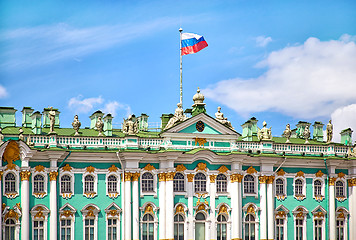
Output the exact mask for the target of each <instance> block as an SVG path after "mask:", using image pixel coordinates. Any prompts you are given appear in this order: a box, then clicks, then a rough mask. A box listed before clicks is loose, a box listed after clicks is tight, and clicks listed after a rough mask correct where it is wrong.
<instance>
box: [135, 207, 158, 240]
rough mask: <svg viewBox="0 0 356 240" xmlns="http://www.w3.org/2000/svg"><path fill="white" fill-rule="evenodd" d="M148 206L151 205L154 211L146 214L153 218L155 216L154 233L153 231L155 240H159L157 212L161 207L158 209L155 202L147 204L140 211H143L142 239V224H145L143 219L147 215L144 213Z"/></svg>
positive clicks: (141, 219)
mask: <svg viewBox="0 0 356 240" xmlns="http://www.w3.org/2000/svg"><path fill="white" fill-rule="evenodd" d="M147 205H151V206H152V210H153V213H146V214H150V215H151V216H153V226H154V227H153V228H154V231H153V239H154V240H157V235H158V218H157V211H158V209H159V207H157V206H156V205H155V204H154V203H153V202H145V203H144V204H143V205H142V207H140V210H141V218H140V229H141V230H140V238H142V230H143V228H142V224H143V217H144V216H145V215H146V214H145V213H144V211H145V208H146V206H147Z"/></svg>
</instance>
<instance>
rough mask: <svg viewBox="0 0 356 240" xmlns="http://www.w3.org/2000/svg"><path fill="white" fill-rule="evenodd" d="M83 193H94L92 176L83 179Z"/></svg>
mask: <svg viewBox="0 0 356 240" xmlns="http://www.w3.org/2000/svg"><path fill="white" fill-rule="evenodd" d="M84 192H86V193H92V192H95V191H94V176H93V175H86V176H85V178H84Z"/></svg>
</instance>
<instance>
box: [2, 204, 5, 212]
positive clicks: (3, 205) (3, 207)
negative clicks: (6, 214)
mask: <svg viewBox="0 0 356 240" xmlns="http://www.w3.org/2000/svg"><path fill="white" fill-rule="evenodd" d="M5 208H6V203H2V207H1V212H3V211H4V209H5Z"/></svg>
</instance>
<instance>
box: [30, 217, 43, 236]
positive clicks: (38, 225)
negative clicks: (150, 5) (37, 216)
mask: <svg viewBox="0 0 356 240" xmlns="http://www.w3.org/2000/svg"><path fill="white" fill-rule="evenodd" d="M33 239H34V240H44V221H43V220H35V221H33Z"/></svg>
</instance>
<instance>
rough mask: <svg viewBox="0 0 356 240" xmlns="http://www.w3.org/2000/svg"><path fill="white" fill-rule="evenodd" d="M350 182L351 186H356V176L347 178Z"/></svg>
mask: <svg viewBox="0 0 356 240" xmlns="http://www.w3.org/2000/svg"><path fill="white" fill-rule="evenodd" d="M347 181H348V183H349V187H355V186H356V178H351V179H349V180H347Z"/></svg>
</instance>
